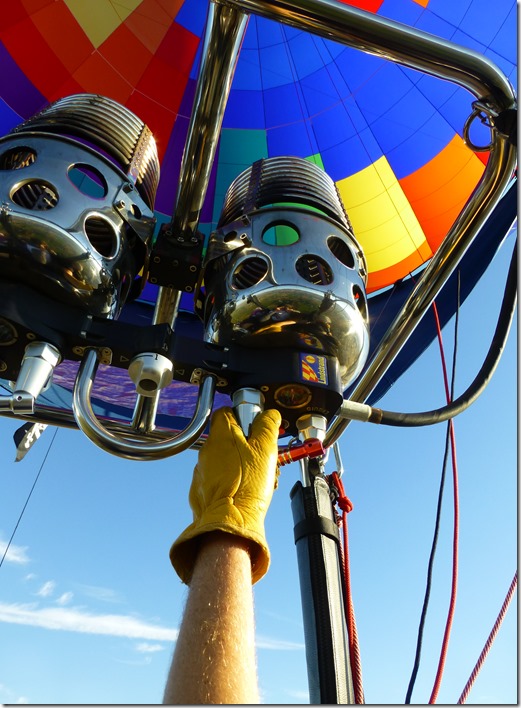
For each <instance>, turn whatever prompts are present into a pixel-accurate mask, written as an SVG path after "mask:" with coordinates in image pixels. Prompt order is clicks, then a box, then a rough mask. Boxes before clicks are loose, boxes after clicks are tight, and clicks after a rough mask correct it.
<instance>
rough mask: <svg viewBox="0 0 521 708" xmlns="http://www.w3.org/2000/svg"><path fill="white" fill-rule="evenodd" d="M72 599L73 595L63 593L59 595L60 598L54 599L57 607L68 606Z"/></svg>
mask: <svg viewBox="0 0 521 708" xmlns="http://www.w3.org/2000/svg"><path fill="white" fill-rule="evenodd" d="M73 597H74V594H73V593H72V592H64V593H62V594H61V595H60V597H57V598H56V602H57V603H58V605H68V604H69V602H70V601H71V600H72V598H73Z"/></svg>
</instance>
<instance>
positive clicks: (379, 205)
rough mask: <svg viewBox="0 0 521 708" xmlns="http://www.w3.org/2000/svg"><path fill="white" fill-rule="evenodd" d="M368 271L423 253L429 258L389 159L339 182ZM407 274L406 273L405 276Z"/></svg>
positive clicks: (384, 158)
mask: <svg viewBox="0 0 521 708" xmlns="http://www.w3.org/2000/svg"><path fill="white" fill-rule="evenodd" d="M337 187H338V190H339V193H340V196H341V197H342V200H343V202H344V205H345V208H346V211H347V213H348V215H349V218H350V220H351V223H352V225H353V229H354V232H355V236H356V238H357V240H358V241H359V242H360V245H361V246H362V248H363V250H364V253H365V257H366V259H367V265H368V268H369V272H370V273H371V272H375V271H382V270H384V269H387V268H389V267H391V266H393V265H395V264H396V263H397V262H400V261H405V260H406V259H407V260H408V261H409V260H410V256H412V255H413V254H414V253H418V255H419V254H420V253H421V256H419V259H418V264H417V265H420V264H421V263H422V262H423V261H424V260H425V257H427V258H428V257H430V255H432V253H431V252H430V248H428V249H427V252H426V240H425V235H424V233H423V230H422V228H421V226H420V224H419V222H418V219H417V218H416V215H415V213H414V211H413V209H412V207H411V205H410V203H409V200H408V199H407V197H406V196H405V194H404V192H403V190H402V188H401V186H400V183H399V182H398V180H397V179H396V177H395V175H394V172H393V171H392V169H391V166H390V165H389V162H388V161H387V158H386V157H381V158H380V159H379V160H377V161H376V162H374V163H373V164H372V165H369V167H366V168H365V169H363V170H361V171H360V172H357V173H356V174H354V175H352V176H350V177H346V178H345V179H343V180H339V181H338V182H337ZM404 275H406V273H404Z"/></svg>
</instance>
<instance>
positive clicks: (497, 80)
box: [226, 0, 517, 447]
mask: <svg viewBox="0 0 521 708" xmlns="http://www.w3.org/2000/svg"><path fill="white" fill-rule="evenodd" d="M226 2H227V4H228V5H230V6H234V7H238V8H241V9H242V10H244V11H246V12H251V13H254V14H257V15H260V16H262V17H265V18H267V19H270V20H275V21H278V22H281V23H284V24H288V25H291V26H293V27H297V28H298V29H302V30H305V31H307V32H311V33H314V34H318V35H320V36H322V37H326V38H328V39H332V40H335V41H337V42H340V43H342V44H346V45H348V46H352V47H354V48H356V49H360V50H361V51H364V52H366V53H370V54H374V55H376V56H380V57H382V58H385V59H387V60H390V61H393V62H396V63H399V64H402V65H404V66H407V67H409V68H412V69H417V70H419V71H421V72H423V73H427V74H431V75H433V76H436V77H438V78H440V79H445V80H447V81H450V82H452V83H455V84H458V85H459V86H461V87H463V88H465V89H467V90H468V91H469V92H470V93H472V94H473V95H474V96H475V98H476V99H478V101H479V105H480V106H482V107H484V108H485V109H486V111H487V113H488V114H489V116H490V118H491V120H492V121H493V118H494V116H496V115H498V114H500V113H501V112H503V111H506V110H508V109H511V108H514V107H515V106H516V96H515V93H514V90H513V88H512V86H511V84H510V83H509V81H508V80H507V79H506V77H505V76H504V75H503V74H502V72H501V71H500V70H499V69H498V68H497V67H496V66H495V65H494V64H493V63H492V62H490V61H489V60H488V59H486V57H484V56H483V55H482V54H478V53H477V52H473V51H471V50H467V49H466V48H463V47H460V46H458V45H456V44H453V43H452V42H448V41H446V40H442V39H439V38H438V37H435V36H434V35H429V34H427V33H424V32H420V31H418V30H415V29H413V28H410V27H406V26H405V25H401V24H399V23H396V22H393V21H391V20H387V19H385V18H382V17H378V16H375V15H372V14H369V13H366V12H364V11H363V10H357V9H355V8H352V7H348V6H347V5H341V4H339V3H336V2H332V1H331V0H226ZM471 112H472V111H469V113H471ZM494 132H495V135H494V141H493V149H492V150H491V155H490V159H489V161H488V163H487V166H486V169H485V172H484V174H483V176H482V178H481V180H480V182H479V184H478V186H477V188H476V189H475V191H474V193H473V195H472V196H471V198H470V199H469V201H468V202H467V204H466V205H465V207H464V208H463V210H462V212H461V213H460V215H459V217H458V218H457V219H456V221H455V223H454V224H453V226H452V228H451V229H450V230H449V232H448V234H447V235H446V237H445V239H444V240H443V241H442V243H441V245H440V247H439V249H438V251H437V252H436V253H435V255H434V256H433V258H432V259H431V261H430V263H429V265H428V266H427V267H426V269H425V271H424V272H423V274H422V275H421V276H420V279H419V282H418V284H417V286H416V288H415V289H414V290H413V292H412V293H411V295H410V297H409V299H408V300H407V302H406V303H405V305H404V306H403V308H402V310H401V311H400V312H399V313H398V315H397V316H396V318H395V320H394V321H393V322H392V324H391V325H390V327H389V329H388V330H387V333H386V334H385V335H384V337H383V338H382V340H381V342H380V345H379V347H378V349H377V351H376V353H375V355H374V357H373V360H372V362H371V364H370V365H369V367H368V368H367V370H366V372H365V374H364V375H363V376H362V378H361V380H360V382H359V384H358V385H357V387H356V388H355V390H354V391H353V393H352V395H351V399H352V400H354V401H357V402H364V401H365V400H366V398H367V396H369V394H370V393H371V391H373V390H374V388H375V387H376V386H377V384H378V382H379V381H380V379H381V378H382V376H383V375H384V374H385V372H386V371H387V369H388V368H389V366H390V365H391V364H392V362H393V361H394V359H395V357H396V356H397V355H398V353H399V352H400V350H401V348H402V347H403V345H404V344H405V342H406V341H407V339H408V338H409V337H410V336H411V334H412V332H413V331H414V329H415V328H416V326H417V325H418V323H419V322H420V320H421V318H422V317H423V315H424V314H425V312H426V311H427V309H428V308H429V306H430V305H431V303H432V301H433V300H434V298H435V297H436V295H437V294H438V292H439V291H440V290H441V288H442V287H443V285H444V284H445V283H446V281H447V280H448V278H449V277H450V276H451V274H452V273H453V272H454V270H455V269H456V267H457V265H458V263H459V262H460V260H461V258H462V257H463V255H464V254H465V251H466V250H467V248H468V247H469V246H470V244H471V243H472V241H473V240H474V238H475V237H476V236H477V234H478V232H479V230H480V228H481V227H482V225H483V223H484V222H485V220H486V218H487V217H488V216H489V215H490V213H491V212H492V210H493V209H494V207H495V206H496V204H497V202H498V201H499V199H500V197H501V195H502V193H503V191H504V189H505V188H506V186H507V184H508V182H509V181H510V179H511V175H512V173H513V171H514V168H515V165H516V158H517V151H516V149H515V147H514V146H513V145H511V144H510V142H509V140H508V137H507V136H502V135H500V134H499V133H498V132H497V131H494ZM348 424H349V421H348V420H346V419H343V418H338V417H337V418H336V419H335V420H334V421H333V423H332V424H331V425H330V427H329V429H328V431H327V434H326V437H325V440H324V446H325V447H329V446H330V445H332V444H333V443H334V442H336V441H337V440H338V439H339V437H340V435H341V434H342V433H343V431H344V430H345V429H346V427H347V426H348Z"/></svg>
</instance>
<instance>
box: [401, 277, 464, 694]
mask: <svg viewBox="0 0 521 708" xmlns="http://www.w3.org/2000/svg"><path fill="white" fill-rule="evenodd" d="M433 312H434V319H435V324H436V331H437V336H438V343H439V348H440V357H441V365H442V371H443V381H444V387H445V396H446V398H447V400H449V401H450V400H451V399H452V397H453V395H454V385H455V372H456V354H457V335H458V321H459V281H458V306H457V308H456V318H455V333H454V353H453V364H452V370H453V373H452V382H451V388H450V390H449V383H448V376H447V364H446V361H445V352H444V348H443V340H442V336H441V325H440V321H439V317H438V311H437V308H436V303H433ZM451 444H452V451H453V459H452V464H453V469H454V465H455V439H454V430H453V428H452V425H451V424H450V425H448V426H447V435H446V439H445V451H444V455H443V464H442V471H441V478H440V485H439V491H438V502H437V507H436V519H435V523H434V535H433V539H432V544H431V551H430V555H429V563H428V567H427V582H426V587H425V595H424V599H423V606H422V611H421V616H420V623H419V626H418V637H417V640H416V653H415V657H414V665H413V668H412V672H411V677H410V679H409V686H408V688H407V694H406V697H405V703H406V704H410V703H411V697H412V692H413V689H414V684H415V682H416V677H417V675H418V671H419V668H420V661H421V651H422V644H423V634H424V630H425V621H426V618H427V609H428V606H429V600H430V594H431V587H432V575H433V568H434V559H435V556H436V549H437V546H438V537H439V530H440V523H441V509H442V503H443V494H444V489H445V478H446V470H447V461H448V455H449V446H450V445H451ZM456 479H457V476H456ZM456 553H457V550H456ZM456 567H457V566H456ZM454 575H455V574H454V573H453V579H454ZM453 588H454V582H453ZM453 596H454V602H455V592H453ZM454 602H451V606H452V610H453V609H454ZM449 617H450V614H449ZM449 621H450V623H452V619H450V620H449ZM447 640H448V637H447ZM444 662H445V659H444V658H443V663H444ZM439 682H441V673H440V671H439V670H438V677H437V684H438V687H439Z"/></svg>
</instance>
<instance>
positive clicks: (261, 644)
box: [255, 635, 305, 651]
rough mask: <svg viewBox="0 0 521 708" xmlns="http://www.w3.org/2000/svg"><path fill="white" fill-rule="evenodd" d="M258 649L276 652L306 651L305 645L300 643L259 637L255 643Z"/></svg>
mask: <svg viewBox="0 0 521 708" xmlns="http://www.w3.org/2000/svg"><path fill="white" fill-rule="evenodd" d="M255 644H256V646H257V649H271V650H274V651H295V650H300V649H304V648H305V647H304V644H301V643H299V642H288V641H286V640H285V639H273V638H272V637H264V636H262V635H258V636H257V638H256V641H255Z"/></svg>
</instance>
